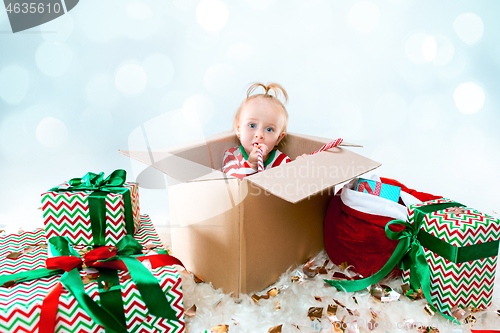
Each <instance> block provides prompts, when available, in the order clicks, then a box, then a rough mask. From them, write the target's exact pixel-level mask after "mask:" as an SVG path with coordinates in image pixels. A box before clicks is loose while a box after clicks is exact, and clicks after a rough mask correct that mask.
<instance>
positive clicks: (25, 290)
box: [0, 215, 185, 333]
mask: <svg viewBox="0 0 500 333" xmlns="http://www.w3.org/2000/svg"><path fill="white" fill-rule="evenodd" d="M141 224H142V227H141V229H140V230H139V231H138V233H137V234H136V235H134V238H135V239H136V240H137V241H139V243H141V245H143V246H144V247H145V248H144V251H148V248H153V247H155V246H157V247H158V248H160V247H161V241H160V239H159V237H158V235H157V234H156V231H155V229H154V227H153V224H152V222H151V220H150V219H149V217H148V216H147V215H143V216H141ZM85 248H86V247H85V246H76V247H75V249H78V250H83V249H85ZM46 258H47V248H46V239H45V237H44V232H43V229H37V230H35V231H30V232H23V233H18V234H11V235H3V236H1V237H0V275H2V274H13V273H18V272H22V271H27V270H32V269H36V268H42V267H44V263H45V259H46ZM96 272H97V270H95V269H93V268H90V269H85V270H82V271H81V272H80V276H81V278H82V280H83V281H84V283H86V284H85V291H86V293H87V294H88V295H89V296H90V297H91V298H92V299H93V300H96V301H97V302H98V303H99V292H98V285H97V282H95V281H94V279H95V277H96ZM152 273H153V274H154V275H155V277H156V278H157V280H158V281H159V284H160V286H161V288H162V290H163V291H164V292H165V294H166V295H167V298H168V302H169V304H170V305H171V307H172V309H174V312H175V314H176V316H177V319H178V321H172V320H168V319H164V318H158V317H155V316H153V315H151V314H149V313H148V310H147V307H146V306H145V304H144V302H143V300H142V298H141V296H140V293H139V292H138V290H137V287H136V286H135V284H134V283H133V281H132V280H131V279H130V275H128V274H127V273H125V272H121V273H119V277H120V285H121V293H122V299H123V301H124V312H125V320H126V324H127V330H128V332H145V333H146V332H155V333H159V332H172V333H179V332H184V331H185V323H184V308H183V295H182V288H181V279H180V276H179V273H178V272H177V270H176V268H175V267H174V266H166V267H160V268H157V269H153V270H152ZM60 277H61V275H55V276H52V277H49V278H42V279H38V280H32V281H27V282H24V283H19V284H15V285H14V286H11V287H10V288H9V287H7V286H0V332H13V333H18V332H35V331H37V329H38V321H39V317H40V309H41V304H42V301H43V299H44V298H45V297H46V296H47V294H48V292H49V291H50V290H52V288H53V287H54V286H55V285H56V284H57V282H58V281H59V278H60ZM55 332H57V333H59V332H61V333H62V332H92V333H97V332H99V333H104V332H105V331H104V329H103V328H102V327H101V326H99V325H97V324H95V323H94V322H93V320H92V319H91V318H90V317H89V316H88V315H87V313H86V312H85V311H84V310H83V309H82V308H81V307H80V306H79V305H78V303H77V302H76V300H75V299H74V298H73V297H72V296H71V295H70V293H69V292H68V291H67V290H65V289H64V288H63V292H62V294H61V297H60V298H59V307H58V311H57V317H56V329H55Z"/></svg>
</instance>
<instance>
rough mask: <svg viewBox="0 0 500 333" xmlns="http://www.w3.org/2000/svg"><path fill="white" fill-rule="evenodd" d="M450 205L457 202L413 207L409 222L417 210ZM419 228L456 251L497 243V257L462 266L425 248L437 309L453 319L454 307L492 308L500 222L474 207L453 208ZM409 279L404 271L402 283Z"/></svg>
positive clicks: (436, 214) (433, 215) (432, 214)
mask: <svg viewBox="0 0 500 333" xmlns="http://www.w3.org/2000/svg"><path fill="white" fill-rule="evenodd" d="M449 202H452V203H453V202H454V201H452V200H448V199H438V200H433V201H428V202H424V203H422V204H416V205H412V206H410V207H409V208H408V221H409V222H410V223H413V221H414V218H415V208H417V207H422V206H426V205H431V204H436V203H449ZM457 206H459V204H457ZM420 229H421V230H423V231H426V232H427V233H428V234H430V235H432V236H435V237H437V238H439V239H441V240H443V241H445V242H447V243H448V244H451V245H453V246H454V247H457V249H459V248H462V249H463V248H464V247H465V246H471V245H476V244H482V243H487V242H494V243H492V244H495V243H496V245H495V247H496V251H493V252H494V253H495V255H493V256H491V257H488V258H483V259H478V260H471V261H465V262H461V263H454V262H451V261H449V260H447V259H445V258H443V257H442V256H441V255H439V254H437V253H434V252H432V251H430V250H428V249H426V248H425V247H424V252H425V258H426V260H427V263H428V264H429V270H430V280H431V286H430V291H431V301H432V305H433V306H434V307H436V308H437V309H438V310H439V311H440V312H442V313H444V314H446V315H449V316H452V312H451V309H452V308H453V307H455V306H458V307H461V308H467V307H472V308H478V309H485V308H487V307H488V306H490V305H491V301H492V295H493V286H494V282H495V271H496V264H497V256H496V254H497V253H498V242H496V241H498V239H500V220H498V219H496V218H493V217H491V216H488V215H486V214H483V213H481V212H479V211H477V210H475V209H472V208H468V207H452V208H447V209H441V210H437V211H434V212H430V213H427V214H426V215H425V217H424V219H423V222H422V224H421V227H420ZM458 261H460V260H458ZM462 261H463V260H462ZM409 279H410V273H409V270H405V271H404V272H403V283H408V282H409Z"/></svg>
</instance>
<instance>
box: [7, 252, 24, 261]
mask: <svg viewBox="0 0 500 333" xmlns="http://www.w3.org/2000/svg"><path fill="white" fill-rule="evenodd" d="M21 254H22V253H21V252H11V253H9V254H8V255H6V256H5V257H6V258H9V259H17V258H19V257H20V256H21Z"/></svg>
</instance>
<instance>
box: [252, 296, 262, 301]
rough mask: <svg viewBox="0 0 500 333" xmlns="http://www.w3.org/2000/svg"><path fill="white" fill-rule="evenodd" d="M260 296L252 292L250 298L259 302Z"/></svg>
mask: <svg viewBox="0 0 500 333" xmlns="http://www.w3.org/2000/svg"><path fill="white" fill-rule="evenodd" d="M260 298H261V297H260V296H259V295H257V294H253V295H252V300H253V301H254V302H255V303H257V302H259V300H260Z"/></svg>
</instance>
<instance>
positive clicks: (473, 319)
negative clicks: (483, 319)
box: [464, 315, 477, 324]
mask: <svg viewBox="0 0 500 333" xmlns="http://www.w3.org/2000/svg"><path fill="white" fill-rule="evenodd" d="M476 321H477V319H476V317H474V316H473V315H469V316H468V317H467V318H465V320H464V323H466V324H475V323H476Z"/></svg>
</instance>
